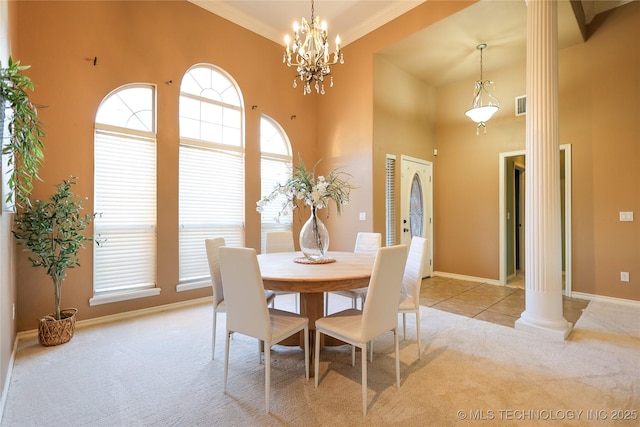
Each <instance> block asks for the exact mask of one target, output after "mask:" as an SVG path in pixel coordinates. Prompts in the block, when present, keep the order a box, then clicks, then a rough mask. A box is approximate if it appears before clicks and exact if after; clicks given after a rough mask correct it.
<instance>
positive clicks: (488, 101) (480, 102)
mask: <svg viewBox="0 0 640 427" xmlns="http://www.w3.org/2000/svg"><path fill="white" fill-rule="evenodd" d="M486 47H487V45H486V44H485V43H481V44H479V45H478V46H476V49H478V50H479V51H480V80H477V81H476V86H475V90H474V92H473V108H471V109H470V110H467V111H466V112H465V113H464V114H465V115H466V116H467V117H469V118H470V119H471V120H473V121H474V122H476V123H477V124H478V127H477V129H476V134H477V135H479V134H480V128H481V127H482V128H484V133H487V125H486V123H485V122H487V121H488V120H489V119H490V118H491V117H492V116H493V115H494V114H495V113H496V111H498V109H499V108H500V101H498V99H497V98H496V97H494V96H493V95H491V94H490V93H489V92H488V91H487V86H488V85H493V82H492V81H491V80H483V79H482V51H483V50H484V48H486ZM483 98H485V99H483Z"/></svg>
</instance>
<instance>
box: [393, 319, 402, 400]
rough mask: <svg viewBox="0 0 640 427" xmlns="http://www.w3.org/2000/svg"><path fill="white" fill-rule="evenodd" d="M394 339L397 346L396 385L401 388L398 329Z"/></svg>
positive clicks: (394, 333) (395, 330) (395, 331)
mask: <svg viewBox="0 0 640 427" xmlns="http://www.w3.org/2000/svg"><path fill="white" fill-rule="evenodd" d="M393 339H394V341H395V344H396V383H397V384H398V388H400V345H399V344H398V328H396V329H394V330H393Z"/></svg>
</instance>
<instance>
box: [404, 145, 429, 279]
mask: <svg viewBox="0 0 640 427" xmlns="http://www.w3.org/2000/svg"><path fill="white" fill-rule="evenodd" d="M400 162H401V163H400V168H401V171H402V173H401V175H400V188H401V190H400V217H401V224H400V242H401V243H403V244H405V245H407V246H409V245H410V244H411V238H412V237H413V236H419V237H424V238H426V239H427V242H428V251H427V252H428V253H427V262H426V265H425V270H424V272H423V277H428V276H432V275H433V220H432V218H433V182H432V170H433V164H432V163H431V162H428V161H426V160H422V159H417V158H415V157H409V156H405V155H403V156H401V158H400Z"/></svg>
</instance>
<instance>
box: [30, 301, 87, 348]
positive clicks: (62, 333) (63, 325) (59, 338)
mask: <svg viewBox="0 0 640 427" xmlns="http://www.w3.org/2000/svg"><path fill="white" fill-rule="evenodd" d="M77 312H78V309H76V308H67V309H64V310H61V311H60V317H61V319H60V320H56V318H55V316H54V315H52V314H50V315H48V316H44V317H42V318H40V321H39V324H38V341H40V344H42V345H44V346H47V347H49V346H54V345H60V344H64V343H66V342H69V340H70V339H71V338H72V337H73V332H74V330H75V328H76V313H77Z"/></svg>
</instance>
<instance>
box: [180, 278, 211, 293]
mask: <svg viewBox="0 0 640 427" xmlns="http://www.w3.org/2000/svg"><path fill="white" fill-rule="evenodd" d="M210 287H211V282H210V281H206V282H192V283H181V284H179V285H177V286H176V292H183V291H192V290H194V289H204V288H210Z"/></svg>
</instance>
